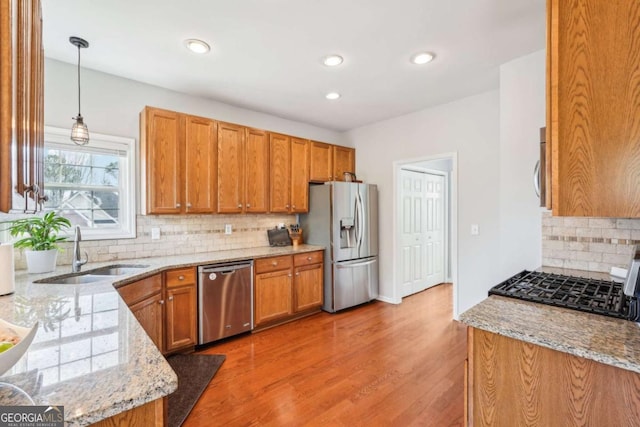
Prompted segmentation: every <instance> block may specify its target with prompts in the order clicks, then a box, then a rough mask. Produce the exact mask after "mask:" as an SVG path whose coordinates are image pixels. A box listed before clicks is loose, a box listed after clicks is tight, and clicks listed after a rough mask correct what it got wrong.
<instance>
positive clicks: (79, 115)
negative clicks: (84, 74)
mask: <svg viewBox="0 0 640 427" xmlns="http://www.w3.org/2000/svg"><path fill="white" fill-rule="evenodd" d="M81 116H82V114H80V45H78V117H81Z"/></svg>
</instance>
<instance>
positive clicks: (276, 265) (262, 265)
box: [254, 255, 293, 274]
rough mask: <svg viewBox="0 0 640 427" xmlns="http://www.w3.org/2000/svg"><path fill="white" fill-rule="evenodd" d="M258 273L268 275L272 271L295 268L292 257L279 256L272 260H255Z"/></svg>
mask: <svg viewBox="0 0 640 427" xmlns="http://www.w3.org/2000/svg"><path fill="white" fill-rule="evenodd" d="M254 265H255V268H256V273H257V274H259V273H268V272H270V271H278V270H286V269H287V268H291V267H292V266H293V260H292V256H291V255H284V256H277V257H272V258H261V259H257V260H255V263H254Z"/></svg>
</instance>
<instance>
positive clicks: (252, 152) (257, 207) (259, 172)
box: [218, 123, 269, 213]
mask: <svg viewBox="0 0 640 427" xmlns="http://www.w3.org/2000/svg"><path fill="white" fill-rule="evenodd" d="M268 167H269V139H268V137H267V133H266V132H264V131H261V130H258V129H249V128H245V127H244V126H239V125H234V124H231V123H218V212H219V213H243V212H254V213H258V212H267V209H268V200H267V199H268V196H267V195H268V188H269V187H268V186H269V169H268Z"/></svg>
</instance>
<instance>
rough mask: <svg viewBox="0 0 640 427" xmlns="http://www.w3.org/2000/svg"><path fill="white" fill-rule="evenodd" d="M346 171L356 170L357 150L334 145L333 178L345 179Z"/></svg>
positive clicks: (337, 179) (353, 171)
mask: <svg viewBox="0 0 640 427" xmlns="http://www.w3.org/2000/svg"><path fill="white" fill-rule="evenodd" d="M345 172H351V173H355V172H356V150H355V149H353V148H349V147H341V146H339V145H334V146H333V179H334V180H335V181H344V173H345Z"/></svg>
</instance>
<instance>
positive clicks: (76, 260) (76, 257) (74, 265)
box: [71, 225, 89, 273]
mask: <svg viewBox="0 0 640 427" xmlns="http://www.w3.org/2000/svg"><path fill="white" fill-rule="evenodd" d="M81 241H82V234H80V226H79V225H76V235H75V237H74V238H73V260H72V261H71V271H72V272H73V273H77V272H79V271H80V269H81V268H82V266H83V265H85V264H86V263H87V261H89V255H88V254H87V253H86V252H85V253H84V255H85V259H82V258H80V242H81Z"/></svg>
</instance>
